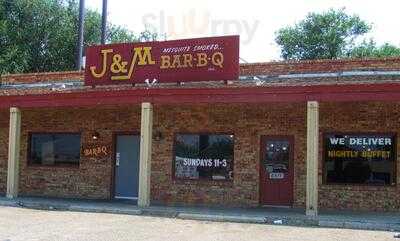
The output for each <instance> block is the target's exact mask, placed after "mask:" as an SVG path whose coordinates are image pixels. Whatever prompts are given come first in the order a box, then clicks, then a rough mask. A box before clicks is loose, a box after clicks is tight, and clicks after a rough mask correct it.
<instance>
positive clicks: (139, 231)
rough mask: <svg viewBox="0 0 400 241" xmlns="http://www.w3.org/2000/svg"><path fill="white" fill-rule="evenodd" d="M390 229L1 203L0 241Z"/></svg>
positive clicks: (338, 235)
mask: <svg viewBox="0 0 400 241" xmlns="http://www.w3.org/2000/svg"><path fill="white" fill-rule="evenodd" d="M393 235H394V233H392V232H382V231H364V230H350V229H329V228H310V227H290V226H278V225H264V224H244V223H223V222H206V221H192V220H181V219H171V218H159V217H143V216H132V215H118V214H103V213H80V212H64V211H43V210H32V209H23V208H15V207H0V241H6V240H7V241H17V240H24V241H30V240H35V241H36V240H49V241H50V240H51V241H54V240H62V241H64V240H74V241H76V240H96V241H101V240H104V241H110V240H135V241H142V240H152V241H169V240H179V241H185V240H195V241H207V240H210V241H219V240H230V241H234V240H274V241H278V240H295V241H296V240H298V241H300V240H301V241H307V240H324V241H341V240H351V241H356V240H368V241H375V240H376V241H378V240H379V241H384V240H392V241H393V240H396V239H395V238H393Z"/></svg>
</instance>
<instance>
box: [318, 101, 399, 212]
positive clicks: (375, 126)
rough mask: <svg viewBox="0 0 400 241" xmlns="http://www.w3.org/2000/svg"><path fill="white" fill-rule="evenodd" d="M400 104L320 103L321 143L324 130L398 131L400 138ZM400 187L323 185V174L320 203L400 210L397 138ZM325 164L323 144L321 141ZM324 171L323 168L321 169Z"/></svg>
mask: <svg viewBox="0 0 400 241" xmlns="http://www.w3.org/2000/svg"><path fill="white" fill-rule="evenodd" d="M399 120H400V103H393V102H390V103H389V102H387V103H384V102H352V103H320V138H321V139H320V140H321V141H320V143H321V142H322V134H323V133H324V132H334V131H337V132H381V133H382V132H396V133H397V134H398V135H397V138H398V137H399V133H398V132H399V129H400V121H399ZM397 143H398V144H397V170H396V173H397V183H398V184H397V186H387V187H382V186H380V187H379V186H375V187H373V186H357V185H323V184H322V175H320V180H319V181H320V184H322V186H320V190H319V197H320V205H321V207H324V208H330V209H357V210H397V211H398V210H400V188H399V183H400V171H399V168H398V167H399V166H400V165H399V157H400V156H399V155H400V151H399V150H400V149H399V141H397ZM320 167H322V144H320ZM321 174H322V169H321Z"/></svg>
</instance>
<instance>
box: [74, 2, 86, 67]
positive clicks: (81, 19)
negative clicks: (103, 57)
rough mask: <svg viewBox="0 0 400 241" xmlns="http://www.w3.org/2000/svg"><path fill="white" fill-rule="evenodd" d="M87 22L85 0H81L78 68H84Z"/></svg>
mask: <svg viewBox="0 0 400 241" xmlns="http://www.w3.org/2000/svg"><path fill="white" fill-rule="evenodd" d="M84 24H85V0H79V24H78V46H77V47H78V53H77V55H76V69H77V70H81V69H82V55H83V26H84Z"/></svg>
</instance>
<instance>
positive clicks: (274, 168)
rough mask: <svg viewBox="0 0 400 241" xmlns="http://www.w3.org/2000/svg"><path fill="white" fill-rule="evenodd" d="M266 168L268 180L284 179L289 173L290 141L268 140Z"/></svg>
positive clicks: (265, 157)
mask: <svg viewBox="0 0 400 241" xmlns="http://www.w3.org/2000/svg"><path fill="white" fill-rule="evenodd" d="M265 148H266V150H265V152H264V153H265V156H264V163H263V164H264V168H265V171H266V173H267V174H268V176H267V178H268V179H283V178H285V176H287V175H288V172H289V141H286V140H268V141H267V142H266V145H265Z"/></svg>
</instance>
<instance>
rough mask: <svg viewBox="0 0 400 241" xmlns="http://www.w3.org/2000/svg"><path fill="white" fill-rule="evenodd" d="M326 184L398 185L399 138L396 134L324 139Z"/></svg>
mask: <svg viewBox="0 0 400 241" xmlns="http://www.w3.org/2000/svg"><path fill="white" fill-rule="evenodd" d="M324 158H325V163H324V164H325V165H324V166H325V170H324V171H325V173H324V175H325V180H326V183H349V184H352V183H354V184H370V185H392V184H395V182H396V181H395V162H396V138H395V135H393V134H382V135H380V134H327V135H325V136H324Z"/></svg>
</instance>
